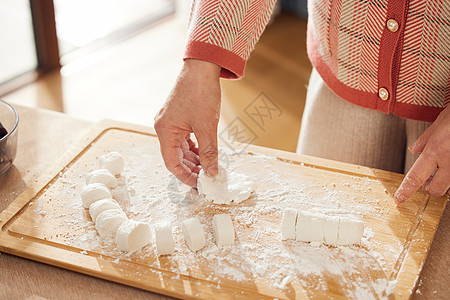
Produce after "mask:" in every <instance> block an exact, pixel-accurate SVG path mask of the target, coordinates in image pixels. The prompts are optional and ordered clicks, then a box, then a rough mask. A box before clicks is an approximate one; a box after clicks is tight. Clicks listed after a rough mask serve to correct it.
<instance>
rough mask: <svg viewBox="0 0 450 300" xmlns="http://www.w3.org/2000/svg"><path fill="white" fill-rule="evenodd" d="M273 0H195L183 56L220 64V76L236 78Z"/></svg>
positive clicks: (241, 74) (242, 69)
mask: <svg viewBox="0 0 450 300" xmlns="http://www.w3.org/2000/svg"><path fill="white" fill-rule="evenodd" d="M275 2H276V0H270V1H266V0H240V1H236V0H223V1H208V0H197V1H196V2H195V3H194V5H193V11H192V15H191V21H190V26H189V36H188V42H187V45H186V52H185V55H184V58H185V59H189V58H194V59H200V60H205V61H209V62H212V63H215V64H217V65H219V66H221V67H222V70H221V77H224V78H239V77H242V76H243V74H244V69H245V63H246V61H247V60H248V58H249V56H250V53H251V51H252V50H253V48H254V46H255V44H256V42H257V41H258V39H259V37H260V36H261V34H262V32H263V31H264V28H265V27H266V24H267V22H268V21H269V19H270V15H271V13H272V10H273V7H274V5H275Z"/></svg>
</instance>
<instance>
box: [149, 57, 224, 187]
mask: <svg viewBox="0 0 450 300" xmlns="http://www.w3.org/2000/svg"><path fill="white" fill-rule="evenodd" d="M220 69H221V67H220V66H218V65H216V64H213V63H210V62H206V61H201V60H194V59H188V60H186V61H185V63H184V65H183V68H182V70H181V72H180V75H179V76H178V79H177V81H176V83H175V86H174V87H173V89H172V91H171V93H170V95H169V97H168V98H167V100H166V102H165V103H164V106H163V107H162V108H161V110H160V111H159V113H158V114H157V115H156V117H155V130H156V133H157V134H158V138H159V143H160V146H161V154H162V157H163V159H164V162H165V164H166V167H167V169H168V170H169V171H170V172H172V173H173V174H174V175H175V176H176V177H177V178H178V179H179V180H181V181H182V182H184V183H185V184H187V185H190V186H192V187H196V186H197V176H198V172H199V171H200V165H201V167H202V168H203V169H204V170H205V172H206V174H208V175H210V176H215V175H217V172H218V166H217V160H218V152H217V124H218V122H219V114H220V82H219V76H220ZM191 133H194V135H195V137H196V138H197V141H198V148H197V146H196V145H195V143H194V142H193V141H192V140H191Z"/></svg>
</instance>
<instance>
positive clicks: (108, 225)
mask: <svg viewBox="0 0 450 300" xmlns="http://www.w3.org/2000/svg"><path fill="white" fill-rule="evenodd" d="M99 165H100V169H98V170H94V171H92V172H90V173H89V174H87V176H86V187H85V188H84V189H83V191H82V192H81V199H82V203H83V206H84V207H85V208H89V214H90V215H91V218H92V220H93V222H94V224H95V228H96V229H97V231H98V233H99V235H100V236H101V237H102V238H104V239H114V240H115V242H116V245H117V248H118V249H119V250H121V251H127V252H129V253H133V252H135V251H137V250H139V249H141V248H142V247H144V246H145V245H147V244H149V243H150V240H151V238H152V232H151V230H150V226H149V224H148V223H144V222H138V221H134V220H129V219H128V218H127V216H126V214H125V213H124V212H123V210H122V208H121V207H120V205H119V204H118V203H117V201H116V200H114V199H112V194H111V192H110V190H109V188H114V187H116V185H117V180H116V177H115V175H119V174H120V173H121V172H122V171H123V169H124V160H123V158H122V156H121V155H120V154H119V153H117V152H110V153H108V154H105V155H103V156H100V158H99ZM212 227H213V234H214V237H215V240H216V243H217V245H218V246H229V245H233V244H234V238H235V232H234V227H233V223H232V221H231V217H230V215H228V214H219V215H215V216H214V217H213V224H212ZM182 231H183V235H184V238H185V240H186V243H187V245H188V247H189V248H190V249H191V250H192V251H197V250H200V249H202V248H203V247H204V246H205V245H206V241H205V233H204V230H203V226H202V225H201V223H200V221H199V220H198V218H196V217H194V218H190V219H187V220H185V221H183V222H182ZM155 240H156V248H157V251H158V253H159V254H160V255H167V254H172V253H173V252H174V241H173V236H172V229H171V227H170V225H169V224H164V225H159V226H156V227H155Z"/></svg>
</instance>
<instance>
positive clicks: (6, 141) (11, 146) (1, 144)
mask: <svg viewBox="0 0 450 300" xmlns="http://www.w3.org/2000/svg"><path fill="white" fill-rule="evenodd" d="M0 123H1V125H2V126H0V134H1V135H0V137H1V136H3V137H2V138H0V175H2V174H4V173H5V172H6V171H8V169H9V168H10V167H11V165H12V163H13V161H14V158H15V157H16V152H17V131H18V129H17V126H18V125H19V114H18V113H17V111H16V110H15V109H14V107H12V106H11V105H10V104H8V103H6V102H5V101H3V100H1V99H0ZM3 128H4V129H3ZM5 129H6V132H7V133H6V135H5Z"/></svg>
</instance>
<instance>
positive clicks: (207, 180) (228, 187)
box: [197, 166, 253, 205]
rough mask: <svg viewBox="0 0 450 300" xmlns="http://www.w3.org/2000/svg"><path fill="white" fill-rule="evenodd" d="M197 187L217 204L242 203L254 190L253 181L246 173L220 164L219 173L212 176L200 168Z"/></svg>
mask: <svg viewBox="0 0 450 300" xmlns="http://www.w3.org/2000/svg"><path fill="white" fill-rule="evenodd" d="M197 189H198V193H199V194H200V195H204V196H205V197H206V198H207V199H208V200H211V201H213V202H214V203H215V204H225V205H229V204H231V202H234V203H236V204H237V203H241V202H242V201H244V200H247V199H248V198H249V197H250V195H251V193H252V192H253V182H252V181H251V180H250V177H248V176H246V175H244V174H238V173H234V172H230V173H227V171H226V170H225V169H224V168H222V167H220V166H219V173H218V175H217V176H215V177H210V176H207V175H206V174H205V172H204V171H203V170H200V172H199V174H198V180H197Z"/></svg>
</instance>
